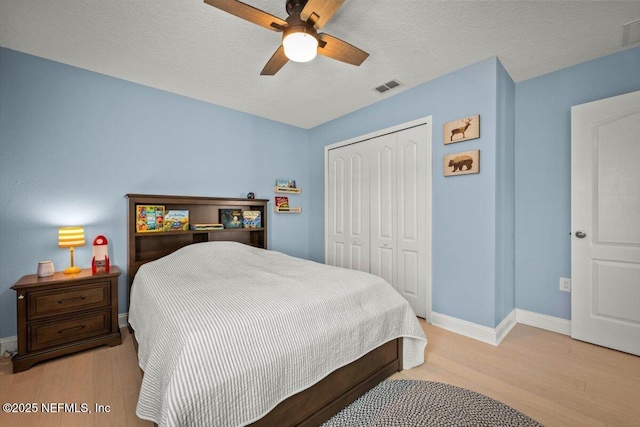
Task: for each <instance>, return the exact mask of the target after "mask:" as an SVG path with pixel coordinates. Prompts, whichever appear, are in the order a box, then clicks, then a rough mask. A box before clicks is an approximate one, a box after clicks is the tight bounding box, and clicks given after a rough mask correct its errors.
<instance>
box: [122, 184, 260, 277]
mask: <svg viewBox="0 0 640 427" xmlns="http://www.w3.org/2000/svg"><path fill="white" fill-rule="evenodd" d="M125 197H127V199H128V210H127V242H128V268H127V273H128V275H129V287H130V286H131V284H132V283H133V278H134V277H135V275H136V273H137V271H138V269H139V268H140V266H141V265H143V264H145V263H147V262H149V261H154V260H156V259H158V258H161V257H163V256H166V255H168V254H170V253H172V252H174V251H176V250H178V249H180V248H182V247H184V246H187V245H191V244H194V243H202V242H210V241H234V242H240V243H244V244H246V245H251V246H254V247H258V248H263V249H267V228H268V224H269V222H268V218H267V214H268V210H267V204H268V202H269V200H268V199H238V198H227V197H207V196H172V195H159V194H127V195H126V196H125ZM138 205H161V206H164V207H165V211H168V210H188V211H189V222H190V223H191V224H197V223H214V224H218V223H220V222H221V220H220V209H241V210H243V211H249V210H251V211H260V212H261V216H262V227H260V228H231V229H223V230H188V231H153V232H143V233H139V232H137V231H136V219H137V218H136V216H137V212H136V206H138Z"/></svg>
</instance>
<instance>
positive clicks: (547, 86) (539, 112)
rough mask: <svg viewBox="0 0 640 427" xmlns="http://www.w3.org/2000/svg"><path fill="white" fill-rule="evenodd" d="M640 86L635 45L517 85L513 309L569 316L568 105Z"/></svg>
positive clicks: (639, 62)
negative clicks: (564, 288)
mask: <svg viewBox="0 0 640 427" xmlns="http://www.w3.org/2000/svg"><path fill="white" fill-rule="evenodd" d="M639 89H640V47H636V48H633V49H628V50H625V51H622V52H620V53H617V54H613V55H609V56H605V57H602V58H599V59H596V60H593V61H589V62H586V63H584V64H580V65H576V66H574V67H570V68H567V69H564V70H560V71H557V72H554V73H550V74H546V75H544V76H541V77H537V78H534V79H531V80H527V81H524V82H520V83H518V84H516V103H515V106H516V109H515V113H516V116H515V124H516V153H515V158H516V162H515V164H516V173H515V176H516V204H515V206H516V210H515V220H516V229H515V230H516V246H515V248H516V250H515V265H516V287H515V291H516V306H517V307H518V308H521V309H524V310H529V311H533V312H536V313H542V314H546V315H550V316H555V317H561V318H565V319H570V318H571V294H570V293H567V292H561V291H560V290H559V289H558V280H559V277H561V276H562V277H570V276H571V240H570V236H569V233H570V232H571V228H570V226H571V168H570V166H571V106H572V105H578V104H583V103H585V102H591V101H595V100H598V99H602V98H608V97H611V96H615V95H620V94H623V93H627V92H633V91H636V90H639Z"/></svg>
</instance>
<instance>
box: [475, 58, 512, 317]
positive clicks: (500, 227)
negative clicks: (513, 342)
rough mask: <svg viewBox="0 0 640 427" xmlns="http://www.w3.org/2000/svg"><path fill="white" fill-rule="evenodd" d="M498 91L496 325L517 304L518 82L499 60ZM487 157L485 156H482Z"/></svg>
mask: <svg viewBox="0 0 640 427" xmlns="http://www.w3.org/2000/svg"><path fill="white" fill-rule="evenodd" d="M496 78H497V93H496V98H497V102H496V108H497V112H496V116H497V121H496V123H497V131H496V218H495V221H496V289H495V304H496V309H495V320H494V323H495V325H498V324H499V323H500V322H501V321H502V319H504V318H505V317H506V316H507V315H508V314H509V313H510V312H511V311H513V309H514V308H515V306H516V296H515V261H514V256H515V254H514V251H515V141H514V139H515V121H514V119H515V101H516V96H515V95H516V86H515V84H514V83H513V80H511V77H510V76H509V74H508V73H507V71H506V70H505V69H504V67H503V66H502V64H501V63H500V62H498V69H497V75H496ZM482 161H484V158H483V159H482Z"/></svg>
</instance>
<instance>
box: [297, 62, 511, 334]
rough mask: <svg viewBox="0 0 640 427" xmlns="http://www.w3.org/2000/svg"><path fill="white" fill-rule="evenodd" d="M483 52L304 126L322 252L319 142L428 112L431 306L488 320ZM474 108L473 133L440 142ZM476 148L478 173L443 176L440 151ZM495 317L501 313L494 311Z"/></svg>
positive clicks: (488, 66) (488, 156) (492, 273)
mask: <svg viewBox="0 0 640 427" xmlns="http://www.w3.org/2000/svg"><path fill="white" fill-rule="evenodd" d="M498 67H500V68H501V67H502V66H501V65H499V61H498V60H497V58H490V59H487V60H485V61H482V62H479V63H477V64H474V65H471V66H468V67H466V68H463V69H461V70H458V71H456V72H453V73H450V74H447V75H445V76H443V77H440V78H438V79H436V80H433V81H431V82H428V83H425V84H423V85H421V86H418V87H416V88H413V89H411V90H408V91H406V92H402V93H399V94H397V95H395V96H391V97H389V98H386V99H384V100H382V101H380V102H378V103H376V104H373V105H370V106H368V107H366V108H363V109H361V110H358V111H356V112H353V113H351V114H348V115H345V116H343V117H340V118H338V119H336V120H333V121H331V122H328V123H326V124H323V125H321V126H318V127H316V128H314V129H311V131H310V142H311V147H310V150H311V151H310V158H309V159H310V160H309V163H310V167H311V173H310V186H309V187H310V190H312V191H311V199H310V202H309V203H310V211H311V218H310V221H311V223H312V224H313V225H314V226H313V227H312V228H311V230H310V237H309V243H310V249H309V254H310V256H311V257H312V258H313V259H315V260H318V261H323V260H324V174H323V168H324V157H323V156H324V154H323V153H324V146H326V145H329V144H332V143H335V142H339V141H343V140H346V139H350V138H353V137H356V136H359V135H363V134H367V133H371V132H374V131H377V130H380V129H384V128H387V127H391V126H394V125H397V124H400V123H405V122H408V121H411V120H414V119H418V118H421V117H425V116H428V115H432V116H433V151H432V153H433V164H432V176H433V244H432V250H433V258H432V260H433V264H432V265H433V274H432V277H433V285H432V297H433V310H434V311H435V312H438V313H442V314H446V315H449V316H453V317H457V318H459V319H464V320H467V321H470V322H474V323H478V324H481V325H485V326H490V327H494V326H495V323H496V322H495V319H496V315H495V303H496V301H495V281H496V268H495V262H496V260H495V254H496V249H495V241H496V230H495V227H496V219H495V218H496V199H495V194H496V192H495V190H496V180H495V178H496V175H495V171H496V120H497V116H496V114H497V110H496V109H497V106H496V90H497V88H496V85H497V79H498V77H497V70H498ZM474 114H480V123H481V125H480V129H481V131H480V135H481V137H480V138H479V139H475V140H471V141H466V142H462V143H457V144H450V145H446V146H445V145H444V144H443V142H442V140H443V139H442V138H443V137H442V126H443V124H444V122H447V121H450V120H455V119H459V118H462V117H465V116H469V115H474ZM474 149H480V158H481V161H480V173H479V174H477V175H466V176H458V177H449V178H445V177H444V176H443V166H442V163H443V160H442V158H443V156H444V155H445V154H449V153H456V152H459V151H468V150H474ZM500 320H502V319H500Z"/></svg>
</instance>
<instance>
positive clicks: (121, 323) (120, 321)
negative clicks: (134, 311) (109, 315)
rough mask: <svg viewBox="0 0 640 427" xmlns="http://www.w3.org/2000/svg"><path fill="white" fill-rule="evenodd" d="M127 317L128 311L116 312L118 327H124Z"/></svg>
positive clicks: (126, 323)
mask: <svg viewBox="0 0 640 427" xmlns="http://www.w3.org/2000/svg"><path fill="white" fill-rule="evenodd" d="M128 318H129V313H120V314H118V327H119V328H126V327H127V325H128V322H127V319H128Z"/></svg>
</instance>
